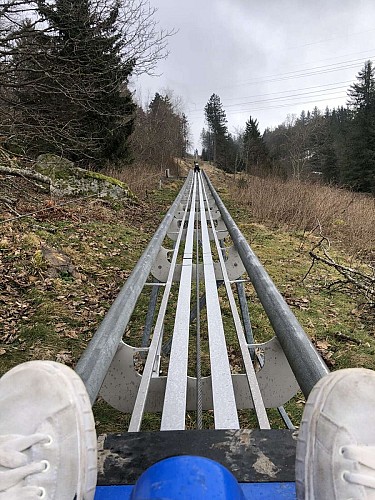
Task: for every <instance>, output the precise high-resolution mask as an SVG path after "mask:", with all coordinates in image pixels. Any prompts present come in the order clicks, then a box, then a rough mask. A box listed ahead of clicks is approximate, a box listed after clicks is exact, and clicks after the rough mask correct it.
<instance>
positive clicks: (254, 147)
mask: <svg viewBox="0 0 375 500" xmlns="http://www.w3.org/2000/svg"><path fill="white" fill-rule="evenodd" d="M243 148H244V153H243V156H244V161H245V165H246V171H247V172H249V171H250V170H251V167H256V168H258V166H259V165H260V163H261V162H262V161H264V160H265V158H266V156H267V152H266V145H265V143H264V141H263V138H262V136H261V134H260V131H259V124H258V120H257V119H253V118H252V117H251V116H250V118H249V119H248V120H247V122H246V128H245V132H244V136H243Z"/></svg>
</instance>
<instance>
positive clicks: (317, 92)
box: [188, 82, 350, 114]
mask: <svg viewBox="0 0 375 500" xmlns="http://www.w3.org/2000/svg"><path fill="white" fill-rule="evenodd" d="M349 83H350V82H349ZM329 85H330V86H331V88H329V87H328V86H320V85H319V86H316V87H306V89H303V88H302V89H296V90H295V92H297V93H295V94H291V93H290V92H293V91H292V90H291V91H281V92H271V93H268V94H258V95H253V96H248V97H247V98H246V99H255V98H257V97H265V98H266V99H256V100H253V101H245V102H237V103H234V104H227V105H225V101H226V99H223V103H224V107H225V110H226V109H227V108H234V107H238V106H246V105H248V104H258V103H261V102H272V101H283V100H287V99H299V98H301V97H310V96H311V97H312V96H314V95H315V96H316V97H321V96H326V95H327V96H328V95H335V94H337V93H338V91H342V92H345V94H346V92H347V89H346V87H342V86H340V87H332V85H333V84H329ZM324 87H328V88H324ZM314 88H315V89H318V90H312V91H310V92H300V91H303V90H308V89H314ZM331 91H332V92H331ZM279 94H288V95H285V96H283V95H279ZM274 95H278V97H268V96H274ZM243 99H245V98H243ZM188 112H189V113H191V114H194V113H201V112H202V111H201V110H197V109H195V110H189V111H188Z"/></svg>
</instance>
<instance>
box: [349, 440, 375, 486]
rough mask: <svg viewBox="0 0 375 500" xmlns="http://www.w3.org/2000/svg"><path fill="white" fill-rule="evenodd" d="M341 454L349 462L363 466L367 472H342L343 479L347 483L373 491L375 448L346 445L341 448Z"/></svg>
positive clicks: (374, 481) (374, 483)
mask: <svg viewBox="0 0 375 500" xmlns="http://www.w3.org/2000/svg"><path fill="white" fill-rule="evenodd" d="M341 451H342V454H343V456H344V457H345V458H348V459H349V460H354V461H356V462H358V463H359V464H361V465H364V466H365V467H366V468H367V469H368V470H365V471H363V468H362V471H361V472H348V471H346V472H344V479H345V480H346V481H348V482H349V483H353V484H358V485H360V486H365V487H367V488H372V489H375V446H359V445H348V446H343V447H342V449H341Z"/></svg>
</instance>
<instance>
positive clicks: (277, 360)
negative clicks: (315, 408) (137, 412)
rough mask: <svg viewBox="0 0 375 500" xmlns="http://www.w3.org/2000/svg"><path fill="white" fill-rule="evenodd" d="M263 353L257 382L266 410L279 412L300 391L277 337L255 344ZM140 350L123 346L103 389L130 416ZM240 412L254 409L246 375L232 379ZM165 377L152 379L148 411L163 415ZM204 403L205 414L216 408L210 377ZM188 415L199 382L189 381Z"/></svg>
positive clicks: (193, 406)
mask: <svg viewBox="0 0 375 500" xmlns="http://www.w3.org/2000/svg"><path fill="white" fill-rule="evenodd" d="M253 347H254V348H256V349H257V348H259V349H261V351H262V353H263V356H264V366H263V368H261V369H260V370H259V371H258V372H257V374H256V375H257V380H258V383H259V387H260V390H261V393H262V397H263V401H264V405H265V407H266V408H277V407H279V406H282V405H283V404H285V403H286V402H287V401H289V400H290V399H291V398H292V397H293V396H295V395H296V393H297V392H298V390H299V386H298V383H297V381H296V379H295V377H294V374H293V372H292V370H291V368H290V366H289V364H288V361H287V359H286V357H285V354H284V352H283V350H282V348H281V346H280V344H279V341H278V340H277V338H276V337H274V338H273V339H271V340H269V341H268V342H265V343H264V344H254V345H253ZM138 351H139V349H137V348H135V347H132V346H130V345H128V344H125V343H124V342H121V343H120V345H119V347H118V349H117V352H116V355H115V357H114V359H113V361H112V364H111V366H110V368H109V370H108V372H107V375H106V377H105V379H104V382H103V385H102V387H101V389H100V395H101V396H102V397H103V399H104V400H105V401H106V402H107V403H108V404H110V405H111V406H113V407H114V408H116V409H117V410H119V411H122V412H124V413H131V412H132V411H133V408H134V402H135V399H136V396H137V391H138V387H139V384H140V382H141V378H142V375H140V374H139V373H138V372H137V371H136V369H135V367H134V354H135V353H137V352H138ZM232 381H233V388H234V393H235V397H236V406H237V408H238V409H251V408H253V403H252V400H251V395H250V390H249V385H248V381H247V378H246V375H245V374H233V375H232ZM166 382H167V377H166V376H156V377H152V379H151V382H150V388H149V393H148V397H147V402H146V407H145V411H149V412H161V411H162V409H163V401H164V393H165V386H166ZM202 396H203V398H202V403H203V409H204V410H210V409H212V408H213V403H212V385H211V377H203V378H202ZM186 409H187V411H194V410H196V378H195V377H188V384H187V404H186Z"/></svg>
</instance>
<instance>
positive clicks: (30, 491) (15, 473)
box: [0, 434, 49, 500]
mask: <svg viewBox="0 0 375 500" xmlns="http://www.w3.org/2000/svg"><path fill="white" fill-rule="evenodd" d="M43 441H44V442H48V441H49V437H48V436H46V435H45V434H31V435H30V436H22V435H19V434H9V435H6V436H0V500H1V499H3V498H7V499H8V498H9V499H10V498H21V497H19V496H18V495H17V494H16V496H14V497H13V496H10V495H8V494H7V493H5V495H7V496H6V497H5V496H3V493H4V492H7V491H9V490H11V489H12V488H13V487H15V486H17V485H18V484H19V483H20V482H22V481H23V480H24V479H25V478H26V477H27V476H29V475H30V474H36V473H39V472H43V471H44V470H46V465H47V464H46V462H43V461H41V462H31V463H28V457H27V455H26V454H25V453H23V452H24V451H25V450H27V449H28V448H31V447H32V446H34V445H35V444H37V443H40V442H43ZM24 490H25V491H23V490H22V498H43V495H42V491H43V490H42V489H41V488H39V487H33V486H31V487H30V486H25V487H24Z"/></svg>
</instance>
